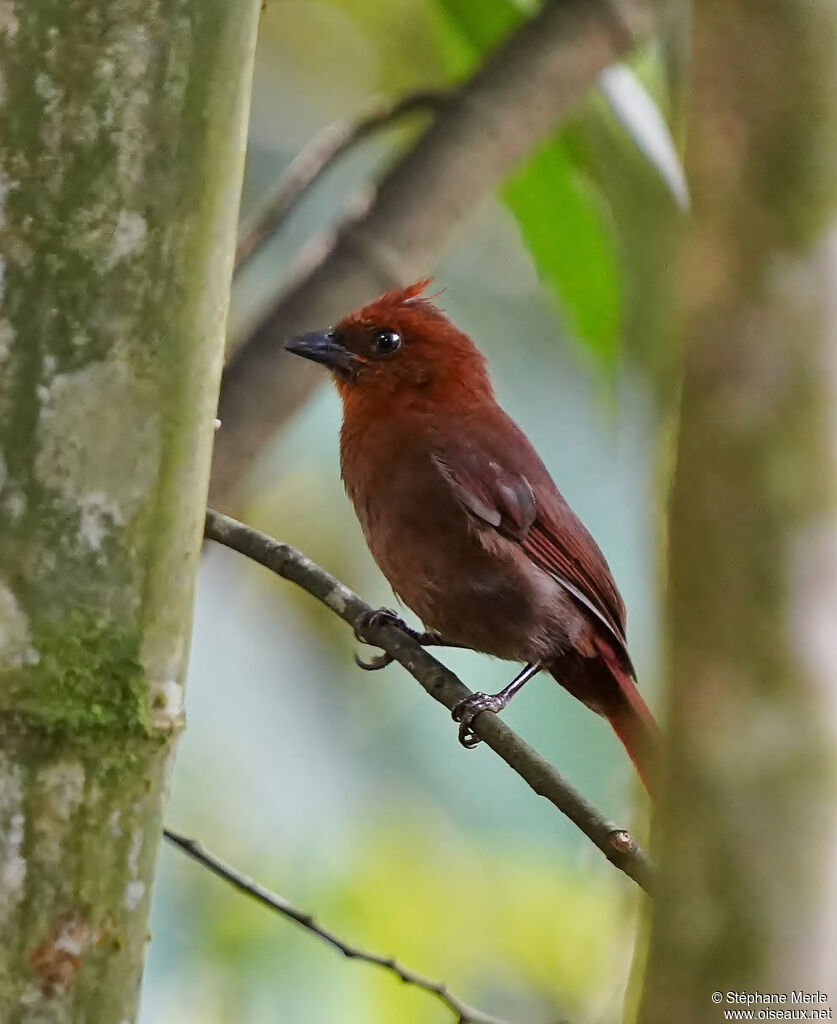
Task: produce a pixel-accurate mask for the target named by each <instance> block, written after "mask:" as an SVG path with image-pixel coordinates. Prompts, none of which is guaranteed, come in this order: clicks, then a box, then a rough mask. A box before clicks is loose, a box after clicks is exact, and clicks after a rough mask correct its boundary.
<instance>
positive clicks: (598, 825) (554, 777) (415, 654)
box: [204, 509, 653, 892]
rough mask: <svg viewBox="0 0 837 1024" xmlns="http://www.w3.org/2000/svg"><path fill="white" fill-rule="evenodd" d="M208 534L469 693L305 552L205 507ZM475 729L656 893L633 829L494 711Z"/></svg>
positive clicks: (431, 676) (451, 701)
mask: <svg viewBox="0 0 837 1024" xmlns="http://www.w3.org/2000/svg"><path fill="white" fill-rule="evenodd" d="M204 536H205V537H206V538H207V539H208V540H214V541H217V542H218V543H219V544H223V545H224V546H226V547H228V548H232V549H233V550H234V551H237V552H238V553H239V554H241V555H244V556H245V557H247V558H250V559H252V560H253V561H254V562H258V563H259V564H260V565H263V566H264V567H265V568H267V569H270V570H271V572H274V573H276V574H277V575H278V576H282V577H283V578H284V579H286V580H290V581H291V582H292V583H296V584H297V586H299V587H302V589H303V590H306V591H307V592H308V593H309V594H311V596H312V597H315V598H316V599H317V600H318V601H321V602H322V603H323V604H324V605H325V606H326V607H327V608H330V609H331V611H333V612H334V614H335V615H338V616H339V617H340V618H341V619H343V621H344V622H347V623H348V624H349V625H350V626H352V627H353V628H354V629H355V630H357V631H360V632H362V633H363V635H364V638H365V639H366V640H367V641H368V642H369V643H371V644H373V645H374V646H375V647H380V648H381V650H383V651H386V653H387V654H390V655H392V657H393V658H394V659H395V660H396V661H397V662H399V664H401V665H403V666H404V668H406V669H407V671H408V672H409V673H410V675H412V676H413V677H414V678H415V679H416V680H417V681H418V682H419V683H420V684H421V685H422V686H423V687H424V689H425V690H426V691H427V692H428V693H429V694H430V696H431V697H433V698H434V699H435V700H437V701H439V703H440V704H443V705H444V706H445V707H446V708H448V709H449V710H452V709H453V706H454V705H455V704H456V703H457V702H458V701H460V700H462V699H463V698H464V697H468V696H470V693H471V691H470V690H469V689H468V688H467V687H466V686H465V685H464V683H462V682H461V681H460V680H459V678H458V677H457V676H456V675H454V673H453V672H451V671H450V670H449V669H447V668H445V666H444V665H442V664H441V663H440V662H438V661H437V660H436V659H435V658H434V657H432V656H431V655H430V654H428V652H427V651H426V650H424V648H423V647H421V645H420V644H418V643H417V642H416V641H415V640H414V639H413V638H412V637H410V636H408V635H407V634H406V633H404V632H403V630H401V629H399V628H398V627H397V626H395V625H392V624H388V623H384V624H381V625H377V624H375V625H372V626H368V627H367V625H366V621H367V618H368V616H369V614H370V613H371V612H372V611H373V609H372V608H371V607H370V606H369V605H368V604H367V603H366V602H365V601H363V600H362V599H361V598H360V597H358V595H357V594H355V593H354V592H353V591H351V590H349V588H348V587H346V586H344V584H342V583H340V582H339V580H336V579H335V578H334V577H333V576H331V575H329V573H327V572H326V571H325V570H324V569H321V568H320V567H319V566H318V565H316V564H315V563H314V562H312V561H311V560H310V559H309V558H307V557H306V556H305V555H303V554H302V553H301V552H300V551H297V550H296V549H295V548H292V547H290V545H288V544H282V543H281V542H279V541H276V540H274V539H273V538H272V537H268V536H266V535H265V534H263V533H259V531H258V530H254V529H252V528H251V527H249V526H244V525H243V524H242V523H239V522H237V521H236V520H235V519H231V518H230V517H229V516H226V515H223V514H222V513H220V512H215V511H213V510H212V509H209V510H208V511H207V515H206V527H205V531H204ZM473 731H474V732H475V733H476V734H477V736H479V738H480V739H481V740H483V741H484V742H485V743H486V745H487V746H489V747H491V749H492V750H493V751H494V752H495V753H496V754H499V756H500V757H501V758H502V759H503V760H504V761H505V762H506V764H507V765H509V767H510V768H512V769H514V771H516V772H517V774H518V775H520V777H521V778H522V779H524V780H525V781H526V782H527V783H528V784H529V785H530V786H531V787H532V789H533V790H534V791H535V792H536V793H537V794H538V795H539V796H542V797H544V798H545V799H547V800H549V802H550V803H552V804H553V805H554V806H555V807H557V808H558V810H559V811H561V812H562V813H563V814H565V815H566V816H567V817H568V818H569V819H570V820H571V821H572V822H573V823H574V824H575V825H577V826H578V828H580V829H581V831H582V832H583V833H584V834H585V835H586V836H587V838H588V839H590V841H591V842H592V843H593V844H594V845H595V846H596V847H597V848H598V849H599V850H600V851H601V852H602V853H603V854H604V855H605V857H607V859H608V860H609V861H610V862H611V863H612V864H614V865H615V866H616V867H617V868H619V869H620V870H621V871H624V872H625V874H626V875H628V877H629V878H632V879H633V880H634V881H635V882H636V883H637V884H638V885H639V886H641V887H642V888H643V889H644V890H645V891H646V892H650V891H651V887H652V882H653V867H652V865H651V863H650V861H649V860H648V858H647V857H646V855H645V854H644V853H643V851H642V850H641V849H640V847H639V845H638V844H637V843H636V841H635V840H634V838H633V837H632V836H631V834H630V832H628V831H627V830H626V829H622V828H620V827H619V826H618V825H615V824H614V823H613V822H612V821H609V820H608V819H607V818H605V817H604V816H603V815H602V814H601V813H600V812H599V811H598V810H597V809H596V808H595V807H594V806H593V805H592V804H591V803H590V802H589V801H588V800H586V799H585V797H583V796H582V795H581V793H579V792H578V790H576V789H575V788H574V787H573V786H572V785H571V784H570V783H569V782H568V781H567V780H566V779H565V778H564V777H563V776H562V775H561V774H560V773H559V772H558V771H557V770H556V769H555V768H554V767H553V766H552V765H551V764H550V763H549V762H548V761H547V760H546V759H545V758H543V757H541V755H540V754H539V753H538V752H537V751H536V750H534V749H533V748H532V747H530V746H529V744H528V743H526V742H525V741H524V740H522V739H521V738H520V737H519V736H518V735H517V734H516V733H515V732H513V731H512V730H511V729H510V728H509V727H508V726H507V725H506V724H505V722H503V721H502V719H500V718H498V717H497V716H496V715H490V714H482V715H480V716H479V717H478V718H477V719H476V720H475V721H474V723H473Z"/></svg>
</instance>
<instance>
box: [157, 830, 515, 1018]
mask: <svg viewBox="0 0 837 1024" xmlns="http://www.w3.org/2000/svg"><path fill="white" fill-rule="evenodd" d="M163 835H164V836H165V837H166V839H167V840H168V841H169V842H170V843H171V844H172V845H173V846H175V847H177V849H179V850H181V851H182V852H183V853H185V854H186V856H187V857H191V858H192V860H194V861H197V863H198V864H200V865H202V866H203V867H205V868H206V869H207V870H208V871H211V872H212V873H213V874H214V875H217V876H218V877H219V878H222V879H223V880H224V881H225V882H227V883H228V884H229V885H231V886H232V887H233V888H234V889H237V890H238V891H239V892H241V893H244V895H245V896H250V897H251V898H252V899H254V900H256V901H257V902H259V903H261V904H262V905H263V906H265V907H268V908H270V909H271V910H273V911H275V912H276V913H277V914H281V916H282V917H286V918H288V920H290V921H294V922H296V924H298V925H301V926H302V927H303V928H304V929H305V930H306V931H308V932H311V934H312V935H316V936H317V937H318V938H320V939H322V940H323V941H324V942H327V943H328V944H329V945H330V946H333V947H334V948H335V949H337V950H339V951H340V952H341V953H342V954H343V956H345V957H346V958H347V959H349V960H360V961H361V962H362V963H366V964H373V965H374V966H375V967H382V968H383V969H384V970H386V971H389V972H390V973H391V974H394V975H395V976H396V977H397V978H399V979H400V980H401V981H403V982H404V984H405V985H413V986H414V987H415V988H419V989H422V990H423V991H424V992H429V993H430V994H431V995H433V996H436V998H437V999H439V1000H440V1001H441V1002H443V1003H444V1004H445V1006H447V1007H448V1008H449V1009H450V1010H452V1011H453V1012H454V1013H455V1014H457V1016H458V1019H459V1024H511V1022H510V1021H507V1020H504V1019H502V1018H500V1017H492V1016H491V1015H490V1014H487V1013H483V1012H482V1010H477V1009H475V1008H474V1007H473V1006H469V1005H468V1004H467V1003H464V1002H462V1000H461V999H458V998H457V997H456V996H455V995H453V993H452V992H450V991H449V990H448V987H447V985H445V984H444V983H443V982H440V981H433V980H432V979H431V978H425V977H424V976H423V975H421V974H417V973H416V972H415V971H411V970H409V968H407V967H403V966H402V965H401V964H399V963H398V961H397V960H395V959H394V958H393V957H388V956H379V955H378V954H376V953H369V952H367V951H366V950H363V949H360V948H359V947H357V946H352V945H350V944H349V943H348V942H346V941H345V940H344V939H341V938H340V937H339V936H338V935H335V934H334V932H332V931H329V930H328V929H327V928H323V926H322V925H320V924H317V922H316V921H315V920H314V918H313V917H312V916H311V914H307V913H305V911H303V910H298V909H297V908H296V907H295V906H293V905H292V904H291V903H289V902H288V901H287V900H286V899H284V898H283V897H282V896H279V895H278V894H276V893H274V892H271V891H270V890H269V889H266V888H265V887H264V886H262V885H259V883H258V882H254V881H253V880H252V879H251V878H248V877H247V876H246V875H243V874H241V873H240V872H239V871H236V869H235V868H233V867H231V866H230V865H229V864H226V863H225V862H224V861H222V860H220V859H219V858H218V857H216V856H215V855H214V854H212V853H210V852H209V851H208V850H205V849H204V848H203V847H202V846H201V844H200V843H199V842H198V841H197V840H195V839H187V838H186V836H183V835H180V833H178V832H174V831H173V830H172V829H170V828H166V829H163Z"/></svg>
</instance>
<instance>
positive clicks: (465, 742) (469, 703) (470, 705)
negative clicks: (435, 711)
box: [451, 693, 508, 750]
mask: <svg viewBox="0 0 837 1024" xmlns="http://www.w3.org/2000/svg"><path fill="white" fill-rule="evenodd" d="M506 704H508V698H507V697H506V696H505V695H504V694H502V693H472V694H469V696H467V697H464V698H463V699H462V700H461V701H459V702H458V703H457V704H454V706H453V710H452V711H451V717H452V718H453V720H454V722H459V742H460V743H461V744H462V746H463V747H467V748H468V749H469V750H470V749H471V748H473V747H475V746H476V745H477V744H478V743H479V742H480V738H479V737H478V736H477V735H476V733H475V732H474V730H473V729H472V728H471V726H472V724H473V721H474V719H475V718H476V717H477V715H481V714H482V713H483V711H492V712H494V714H495V715H496V714H497V712H498V711H502V710H503V708H504V707H505V706H506Z"/></svg>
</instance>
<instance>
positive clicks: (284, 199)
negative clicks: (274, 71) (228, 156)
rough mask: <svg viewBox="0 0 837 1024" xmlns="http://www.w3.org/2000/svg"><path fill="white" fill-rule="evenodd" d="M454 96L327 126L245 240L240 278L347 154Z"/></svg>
mask: <svg viewBox="0 0 837 1024" xmlns="http://www.w3.org/2000/svg"><path fill="white" fill-rule="evenodd" d="M449 96H450V92H449V91H446V90H442V89H423V90H421V91H419V92H413V93H410V94H409V95H408V96H402V97H400V98H399V99H397V100H395V101H394V102H393V101H392V100H387V101H386V102H385V103H378V104H376V105H375V106H374V107H372V108H371V109H370V110H368V111H367V112H366V113H365V114H364V115H363V116H362V117H361V118H359V119H358V120H357V121H336V122H334V123H333V124H329V125H326V127H325V128H323V129H322V131H320V132H318V134H317V135H315V136H314V138H313V139H312V140H311V142H310V143H309V144H308V145H307V146H306V147H305V148H304V149H303V150H302V152H301V153H299V155H298V156H296V157H295V158H294V160H293V161H292V162H291V163H290V164H289V166H288V168H287V170H286V171H285V172H284V174H282V175H281V177H280V178H279V180H278V181H277V182H276V185H275V186H274V188H273V189H272V190H271V192H270V194H269V195H268V197H267V199H266V200H265V201H264V204H263V206H262V207H261V208H260V210H259V211H258V213H257V214H256V218H255V220H254V221H253V223H252V224H251V225H249V227H247V228H246V230H245V231H244V232H243V234H242V235H241V238H240V239H239V240H238V245H237V246H236V250H235V273H236V274H238V273H240V272H241V271H242V270H243V269H244V267H245V266H247V264H248V263H249V261H250V260H251V258H252V257H253V256H255V254H256V253H257V252H258V251H259V250H260V249H261V247H262V246H263V245H264V244H265V242H266V241H267V240H268V239H269V238H272V237H273V235H275V234H276V233H277V231H279V229H280V228H281V227H282V225H283V224H284V223H285V221H286V220H287V218H288V216H289V215H290V213H291V212H292V211H293V210H294V209H295V207H296V206H297V205H298V203H299V201H300V200H301V199H302V197H303V196H304V195H306V193H307V192H308V190H309V189H310V188H311V187H312V186H313V185H315V184H316V182H317V181H319V179H320V178H321V177H322V175H323V174H325V172H326V171H327V170H329V168H331V167H333V166H334V164H335V163H337V161H338V160H339V159H340V157H341V156H343V154H344V153H346V152H348V151H349V150H350V149H352V148H353V147H354V146H356V145H357V144H358V143H359V142H362V141H363V140H364V139H367V138H368V137H369V136H370V135H373V134H374V133H375V132H377V131H380V130H381V129H382V128H387V127H388V126H389V125H391V124H393V123H394V122H396V121H400V120H401V118H403V117H407V116H408V115H409V114H415V113H434V112H436V111H438V110H439V109H441V107H442V105H443V104H444V102H445V100H446V99H447V98H448V97H449Z"/></svg>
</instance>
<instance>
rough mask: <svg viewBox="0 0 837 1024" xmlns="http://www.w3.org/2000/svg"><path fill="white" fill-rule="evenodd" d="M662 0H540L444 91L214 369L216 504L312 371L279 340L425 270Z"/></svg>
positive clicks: (634, 38)
mask: <svg viewBox="0 0 837 1024" xmlns="http://www.w3.org/2000/svg"><path fill="white" fill-rule="evenodd" d="M658 2H659V0H548V2H546V3H545V4H544V5H543V6H542V8H541V9H540V10H539V11H538V13H537V14H535V15H534V16H533V17H532V18H530V19H529V20H528V21H527V22H526V23H525V24H524V25H523V26H522V27H521V28H520V29H518V30H517V31H516V32H515V33H514V34H513V35H512V37H511V38H510V39H509V40H508V41H507V42H506V43H504V44H503V45H502V46H501V47H500V48H499V49H498V50H497V51H496V52H495V53H494V54H493V55H492V56H490V57H489V58H488V59H487V60H486V61H485V63H484V64H483V65H482V67H481V68H480V69H479V70H478V71H477V72H476V73H475V74H474V75H473V77H472V78H470V79H469V80H468V81H466V82H465V83H464V84H463V85H462V86H461V87H460V88H459V89H458V90H456V91H455V92H454V93H453V94H452V95H451V97H450V99H449V100H448V101H447V102H446V103H445V104H444V107H443V109H442V110H441V111H440V112H439V114H438V116H437V117H436V118H435V119H434V121H433V123H432V124H431V125H430V127H429V128H428V129H427V131H426V132H425V133H424V134H423V135H422V136H421V137H420V138H419V140H418V141H417V142H416V143H415V145H413V146H411V147H410V148H409V149H408V150H407V151H406V152H405V153H404V154H403V155H402V156H401V158H400V159H399V160H398V161H397V163H396V164H395V166H394V167H393V168H392V170H391V171H390V172H389V173H388V174H387V175H386V176H385V177H384V179H383V180H382V181H381V183H380V184H379V186H378V188H377V189H376V190H375V191H374V192H373V193H372V194H371V195H369V196H366V197H364V200H363V201H362V202H361V203H359V204H355V206H356V208H355V209H354V210H353V211H352V213H351V214H350V216H349V217H348V218H347V219H346V220H345V221H344V222H343V224H342V225H341V226H340V227H339V228H338V229H337V231H336V232H334V233H333V234H332V235H330V236H329V237H326V238H320V239H317V240H315V242H313V243H312V244H311V245H310V246H309V247H308V249H307V250H306V251H305V252H304V253H303V254H302V257H301V261H300V265H299V267H298V268H297V270H296V272H295V273H294V275H293V278H292V281H291V283H290V284H289V286H288V287H287V288H286V289H285V290H284V291H283V292H282V294H281V295H280V296H279V297H278V298H277V299H276V300H275V301H274V302H273V304H272V305H271V307H270V308H269V309H268V310H267V311H266V312H265V314H264V316H263V317H262V318H261V320H260V321H259V322H258V323H257V324H256V326H255V328H254V329H253V330H252V331H251V332H250V333H249V335H248V336H247V337H246V338H245V340H243V341H242V342H241V343H240V344H239V345H238V347H237V348H236V349H235V350H234V351H233V353H232V355H231V357H230V360H229V363H228V365H227V368H226V371H225V373H224V380H223V386H222V390H221V400H220V407H219V409H220V411H219V416H220V418H221V421H222V423H223V429H222V430H221V431H220V432H219V434H218V438H217V443H216V446H215V462H214V468H213V481H212V499H213V501H215V502H222V503H226V501H227V500H228V498H229V496H230V494H231V493H232V491H233V489H234V488H235V486H236V484H237V483H238V481H239V479H240V478H241V476H242V475H243V474H244V472H245V471H246V470H247V467H248V466H249V464H250V462H251V461H252V459H253V458H254V457H255V455H256V454H257V453H258V452H259V451H260V450H261V448H262V447H263V446H264V445H265V444H266V443H267V442H269V441H270V439H271V438H272V437H273V436H274V434H275V432H276V429H277V428H278V426H279V425H280V424H281V423H282V422H284V420H285V419H286V418H287V416H288V415H290V413H291V412H292V411H293V410H294V409H295V408H296V407H297V406H298V405H299V403H300V402H301V401H303V400H304V398H305V397H306V396H307V395H308V394H309V393H310V391H311V389H312V387H313V386H314V383H315V381H316V380H317V379H318V377H317V374H316V372H315V368H314V367H312V366H309V365H307V364H305V363H303V362H302V361H301V360H297V363H296V365H295V366H294V367H293V369H290V368H289V365H288V360H287V355H286V354H285V353H283V352H282V351H281V344H282V342H283V341H284V340H285V339H287V338H289V337H291V335H294V334H299V333H301V332H302V331H305V330H311V329H312V328H318V327H323V326H325V325H327V324H329V323H332V322H333V321H334V320H336V319H338V318H339V317H340V316H342V315H344V314H345V313H346V311H347V310H349V309H353V308H355V307H356V306H359V305H361V304H362V303H364V302H367V301H369V300H370V299H372V298H374V297H375V296H376V295H378V294H380V292H382V291H384V290H386V289H387V288H391V287H393V286H395V285H398V284H407V283H409V282H410V281H413V280H416V279H417V278H419V277H425V276H427V274H428V272H429V271H431V270H432V269H433V267H434V266H435V265H436V263H437V262H438V260H439V258H440V257H441V255H442V254H443V252H444V250H445V248H446V246H447V245H448V244H449V243H450V242H451V241H452V238H453V230H454V228H455V226H456V225H457V224H459V223H460V222H461V221H462V219H463V217H464V215H465V214H466V213H467V212H468V211H469V210H471V209H472V208H473V207H474V205H475V204H476V203H477V202H478V201H479V199H480V198H481V197H482V196H484V195H485V194H486V193H487V192H489V191H490V190H491V189H493V188H495V187H496V186H497V185H498V184H499V183H500V182H501V181H503V180H504V179H505V178H506V177H507V176H508V175H509V173H510V172H511V171H512V170H513V169H514V167H515V166H516V165H517V164H519V163H520V161H521V160H523V158H524V157H526V156H527V154H528V153H530V152H531V151H532V150H533V149H534V148H535V146H537V144H538V143H539V142H541V140H543V139H544V138H545V137H546V136H547V135H548V134H549V133H550V132H551V131H553V130H554V129H555V127H556V126H557V125H558V123H559V122H560V121H561V119H562V118H565V117H566V116H567V115H568V114H569V113H570V112H571V111H572V109H573V107H574V105H575V104H576V103H577V102H578V101H579V100H580V99H581V98H582V97H583V96H584V94H585V92H586V91H587V90H588V89H589V88H591V87H593V86H594V85H595V84H596V81H597V78H598V75H599V73H600V72H601V71H602V70H603V69H604V68H606V67H607V66H608V65H610V64H612V63H613V62H614V61H615V60H617V59H618V58H619V57H620V56H622V55H623V54H624V53H625V52H626V51H627V50H629V49H630V48H631V47H632V46H633V45H634V44H635V43H636V42H638V41H640V40H642V39H644V38H646V37H647V36H648V34H649V33H650V31H651V29H652V26H653V15H654V12H655V9H656V6H657V3H658Z"/></svg>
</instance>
